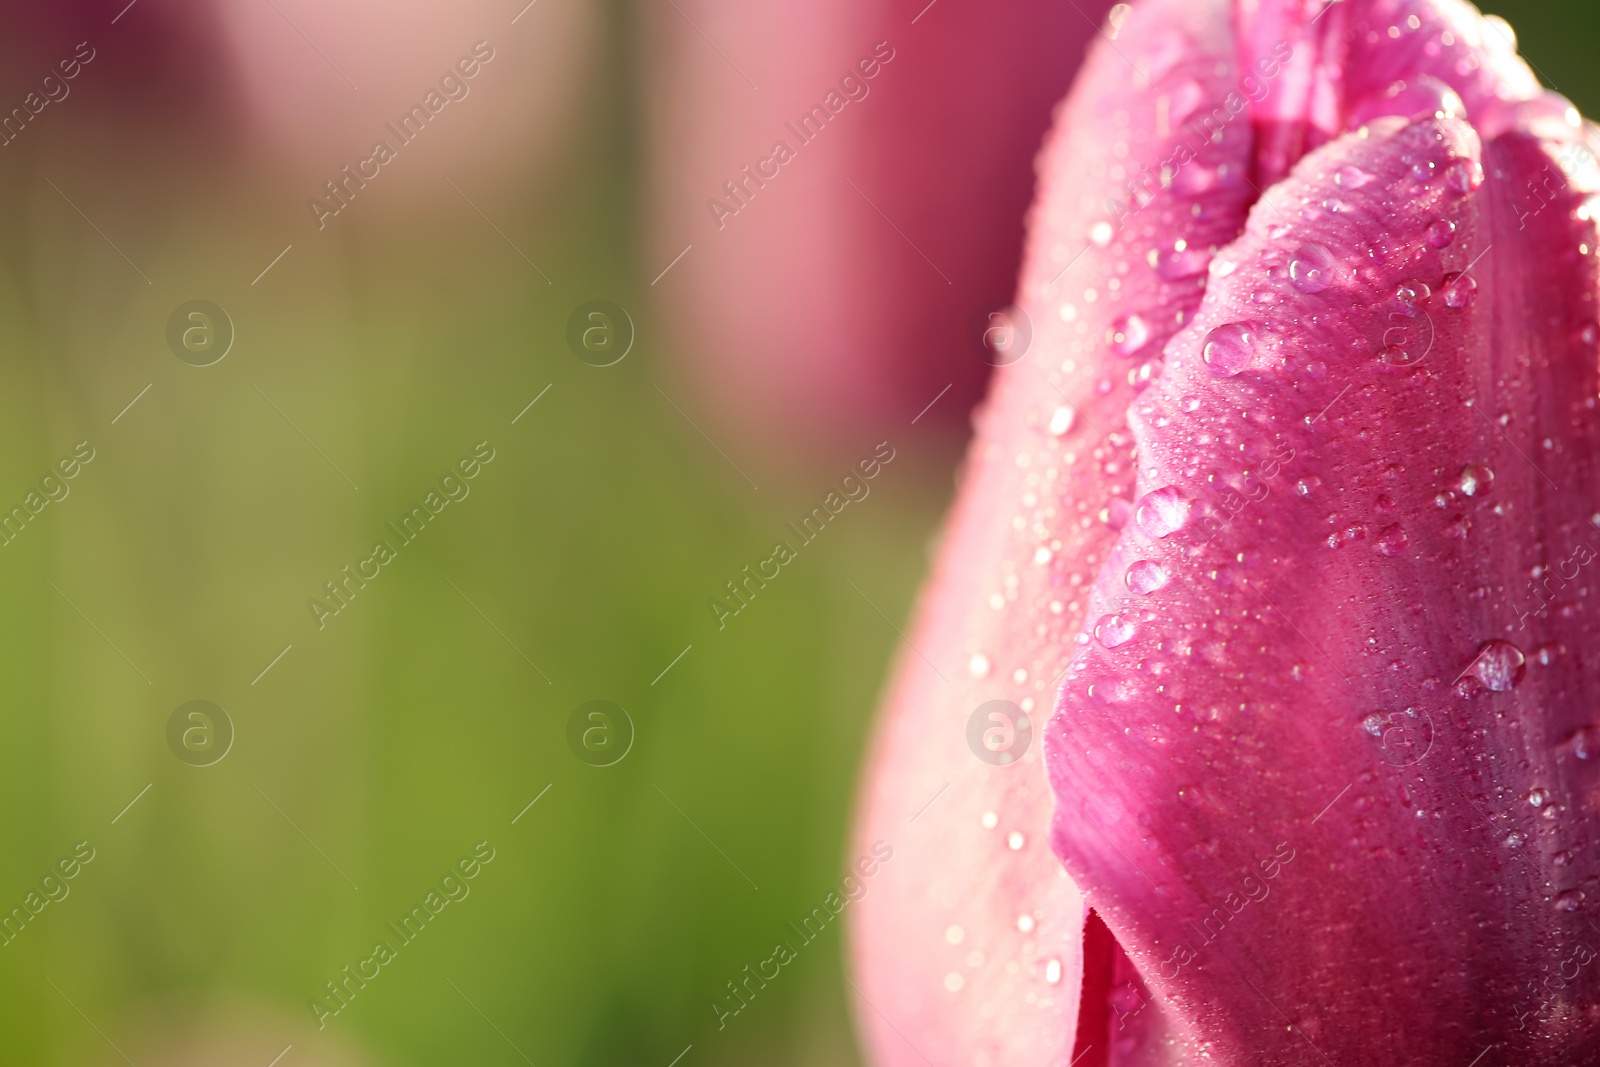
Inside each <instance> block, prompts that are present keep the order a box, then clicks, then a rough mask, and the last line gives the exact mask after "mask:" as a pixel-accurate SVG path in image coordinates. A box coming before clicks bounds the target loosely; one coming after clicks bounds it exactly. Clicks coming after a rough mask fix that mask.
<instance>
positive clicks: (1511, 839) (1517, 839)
mask: <svg viewBox="0 0 1600 1067" xmlns="http://www.w3.org/2000/svg"><path fill="white" fill-rule="evenodd" d="M1527 841H1528V835H1526V834H1524V833H1523V832H1522V831H1520V830H1513V831H1511V832H1510V833H1509V834H1507V835H1506V836H1505V837H1502V838H1501V839H1500V843H1501V844H1502V845H1504V846H1505V847H1506V848H1509V849H1512V850H1515V849H1519V848H1521V847H1522V846H1523V845H1524V844H1526V843H1527Z"/></svg>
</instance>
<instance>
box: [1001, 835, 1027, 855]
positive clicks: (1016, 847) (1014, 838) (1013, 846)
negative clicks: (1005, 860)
mask: <svg viewBox="0 0 1600 1067" xmlns="http://www.w3.org/2000/svg"><path fill="white" fill-rule="evenodd" d="M1027 843H1028V839H1027V838H1026V837H1023V836H1022V832H1021V831H1020V830H1013V831H1011V833H1010V834H1008V835H1007V836H1006V847H1007V848H1009V849H1010V850H1011V851H1012V852H1021V851H1022V846H1023V845H1026V844H1027Z"/></svg>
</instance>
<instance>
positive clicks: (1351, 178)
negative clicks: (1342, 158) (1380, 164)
mask: <svg viewBox="0 0 1600 1067" xmlns="http://www.w3.org/2000/svg"><path fill="white" fill-rule="evenodd" d="M1373 177H1374V176H1373V174H1372V173H1371V172H1370V171H1365V170H1362V169H1361V168H1360V167H1356V166H1350V165H1346V166H1343V167H1340V168H1339V169H1338V170H1337V171H1335V172H1334V175H1333V180H1334V181H1335V182H1337V183H1338V184H1339V186H1340V188H1343V189H1359V188H1361V187H1362V186H1363V185H1366V184H1368V183H1369V182H1371V181H1372V180H1373Z"/></svg>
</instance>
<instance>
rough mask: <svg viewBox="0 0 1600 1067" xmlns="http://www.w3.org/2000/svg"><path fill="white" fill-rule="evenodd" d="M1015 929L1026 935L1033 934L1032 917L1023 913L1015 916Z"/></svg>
mask: <svg viewBox="0 0 1600 1067" xmlns="http://www.w3.org/2000/svg"><path fill="white" fill-rule="evenodd" d="M1017 929H1018V930H1021V931H1022V932H1023V933H1025V934H1028V933H1032V932H1033V916H1032V915H1029V914H1027V913H1026V912H1024V913H1023V914H1021V915H1018V916H1017Z"/></svg>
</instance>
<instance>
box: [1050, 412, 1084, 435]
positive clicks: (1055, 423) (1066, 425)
mask: <svg viewBox="0 0 1600 1067" xmlns="http://www.w3.org/2000/svg"><path fill="white" fill-rule="evenodd" d="M1077 421H1078V413H1077V412H1076V411H1074V410H1073V409H1072V408H1068V407H1061V408H1056V410H1055V412H1054V413H1053V414H1052V415H1051V416H1050V433H1051V435H1052V436H1054V437H1060V436H1061V435H1062V434H1064V433H1066V432H1067V431H1068V430H1070V429H1072V424H1073V423H1075V422H1077Z"/></svg>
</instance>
